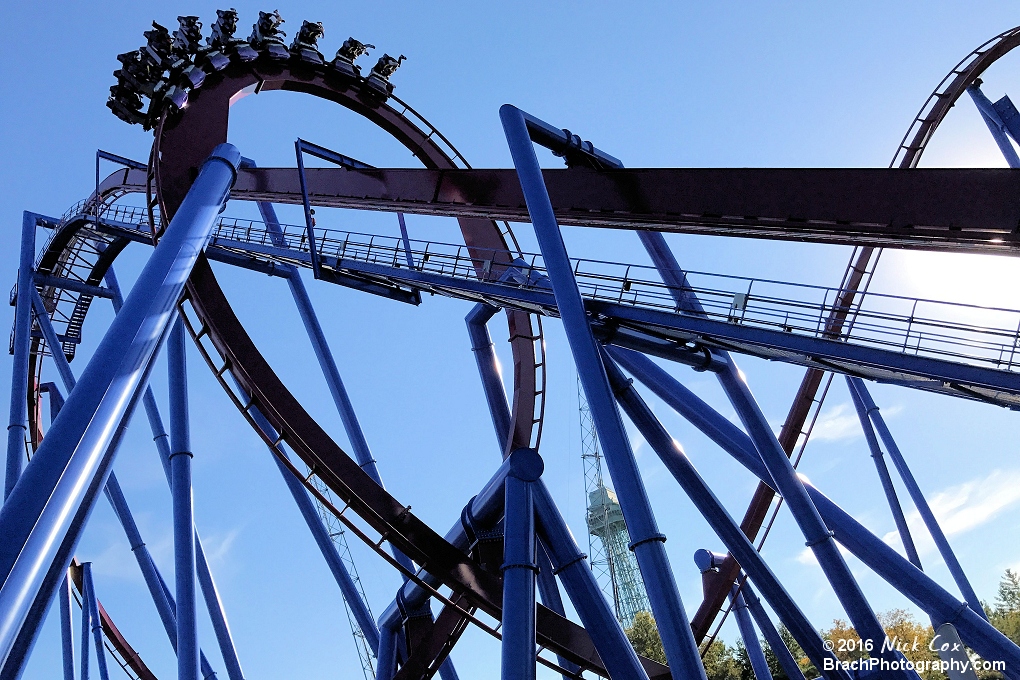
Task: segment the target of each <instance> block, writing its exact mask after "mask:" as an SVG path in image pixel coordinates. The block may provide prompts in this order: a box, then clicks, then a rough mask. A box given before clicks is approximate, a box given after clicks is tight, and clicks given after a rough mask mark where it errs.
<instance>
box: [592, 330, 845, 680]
mask: <svg viewBox="0 0 1020 680" xmlns="http://www.w3.org/2000/svg"><path fill="white" fill-rule="evenodd" d="M625 351H626V350H619V349H618V348H615V347H612V348H610V351H609V353H610V354H612V355H613V356H616V355H617V353H621V354H622V353H623V352H625ZM604 364H605V366H606V371H607V373H608V375H609V379H610V383H611V384H612V386H613V389H614V391H615V393H616V398H617V400H618V401H619V403H620V405H621V406H622V407H623V410H624V412H625V413H626V414H627V417H628V418H630V420H631V422H633V423H634V425H635V426H636V427H637V429H638V432H640V433H641V436H642V437H644V438H645V441H646V442H648V445H649V446H650V447H651V448H652V450H653V451H655V453H656V455H658V456H659V459H660V460H661V461H662V462H663V464H665V466H666V468H667V469H668V470H669V471H670V473H671V474H672V475H673V477H674V478H675V479H676V480H677V482H678V483H679V484H680V486H681V488H683V490H684V491H685V492H686V493H687V496H688V497H689V498H690V499H691V500H692V501H693V502H694V505H695V507H697V508H698V511H699V512H700V513H701V514H702V516H703V517H704V518H705V519H706V520H707V521H708V523H709V526H711V527H712V530H713V531H715V533H716V535H717V536H718V537H719V538H720V540H722V542H723V545H725V546H726V549H727V550H728V551H729V552H730V553H731V554H732V555H733V556H734V557H735V558H736V560H737V562H738V563H739V564H740V565H741V566H742V567H743V568H744V570H745V571H747V573H748V574H751V575H752V576H753V577H754V578H755V579H756V582H757V583H759V584H760V585H761V588H762V592H763V593H764V594H765V597H766V599H767V600H768V601H769V604H771V605H772V607H773V609H775V610H776V612H777V613H778V614H779V616H780V618H781V619H782V620H783V621H784V622H785V623H786V625H787V627H788V628H789V629H790V632H791V633H792V634H793V636H794V638H796V640H797V642H798V643H800V645H801V647H803V648H804V651H805V653H806V654H807V655H808V656H809V657H810V659H811V661H812V663H814V664H815V667H816V668H819V669H822V668H824V661H825V659H834V658H835V657H833V656H832V654H831V652H829V651H827V650H826V649H825V647H824V646H823V645H822V639H821V637H820V636H819V635H818V633H817V630H816V629H815V627H814V626H812V625H811V622H810V621H808V619H807V617H806V616H805V615H804V613H803V612H802V611H801V610H800V608H799V607H798V606H797V603H796V602H794V600H793V598H792V597H790V595H789V593H787V592H786V589H785V588H783V585H782V584H781V583H780V582H779V579H778V578H776V575H775V574H774V573H773V572H772V570H771V569H770V568H769V566H768V565H767V564H766V563H765V560H764V559H762V557H761V555H760V554H759V553H758V551H757V550H756V549H755V547H754V545H753V544H752V543H751V541H750V540H749V539H748V538H747V536H746V535H745V534H744V532H743V531H741V530H740V525H738V524H737V522H736V521H734V519H733V518H732V517H731V516H730V514H729V512H728V511H727V510H726V508H725V507H724V506H723V504H722V503H721V502H720V501H719V499H718V498H716V496H715V494H714V493H713V492H712V490H711V488H709V486H708V484H706V483H705V480H704V479H702V478H701V475H700V474H699V473H698V471H697V470H696V469H695V468H694V465H693V464H692V463H691V461H690V460H689V459H688V458H687V456H686V454H685V453H684V451H683V449H681V448H680V446H679V445H678V444H677V443H676V441H675V440H674V439H673V438H672V437H671V436H670V435H669V433H668V432H667V431H666V429H665V428H664V427H663V426H662V423H660V422H659V421H658V419H657V418H656V417H655V415H654V414H653V413H652V411H651V409H650V408H648V405H647V404H646V403H645V402H644V400H643V399H642V398H641V395H640V394H638V392H637V390H636V389H634V386H633V385H632V384H631V383H630V381H629V380H627V379H626V378H625V377H624V376H623V374H622V373H621V372H620V369H619V367H617V366H616V364H615V363H614V362H613V360H612V358H611V357H609V356H606V357H605V360H604ZM727 422H729V421H727ZM730 425H731V427H732V423H730ZM741 434H743V433H741ZM744 436H745V437H746V435H744ZM758 466H759V468H761V469H762V474H763V475H765V476H766V477H767V476H768V472H767V471H764V466H763V465H761V461H760V459H759V460H758ZM768 483H772V480H771V478H769V482H768ZM822 672H825V671H822ZM825 673H826V675H828V676H829V677H839V676H840V675H842V674H841V673H840V672H837V671H829V672H825Z"/></svg>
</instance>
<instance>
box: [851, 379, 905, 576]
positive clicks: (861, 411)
mask: <svg viewBox="0 0 1020 680" xmlns="http://www.w3.org/2000/svg"><path fill="white" fill-rule="evenodd" d="M846 384H847V387H848V388H849V389H850V398H851V399H853V402H854V409H855V410H856V411H857V418H858V420H860V421H861V429H862V430H864V439H865V440H867V442H868V448H869V449H870V450H871V457H872V458H873V459H874V460H875V469H876V470H877V471H878V477H879V479H881V480H882V489H883V490H884V491H885V498H886V500H887V501H888V502H889V510H890V511H891V512H892V516H893V520H894V521H895V522H896V532H897V533H898V534H899V535H900V541H902V542H903V549H904V551H906V553H907V559H909V560H910V563H911V564H913V565H914V566H915V567H917V568H918V569H923V568H924V567H922V566H921V557H920V556H919V555H918V554H917V547H916V546H915V545H914V538H913V537H912V536H911V535H910V527H909V526H907V518H906V517H905V516H904V514H903V508H902V507H901V506H900V499H899V498H898V497H897V496H896V487H895V486H893V480H892V476H891V475H890V474H889V467H888V466H887V465H886V464H885V456H884V455H883V454H882V447H881V446H879V445H878V437H877V436H876V435H875V428H874V427H873V426H872V425H871V420H870V419H869V418H868V407H867V406H865V405H864V401H862V400H861V396H860V395H859V394H857V390H856V389H854V386H853V383H852V382H851V381H850V376H846Z"/></svg>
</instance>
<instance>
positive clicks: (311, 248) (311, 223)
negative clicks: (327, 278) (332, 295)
mask: <svg viewBox="0 0 1020 680" xmlns="http://www.w3.org/2000/svg"><path fill="white" fill-rule="evenodd" d="M304 150H305V145H304V143H303V142H302V141H301V140H300V139H299V140H297V141H296V142H294V154H295V155H296V156H297V169H298V178H299V179H300V181H301V202H302V204H303V205H304V208H305V229H306V230H307V234H308V253H309V255H311V258H312V275H313V276H314V277H315V278H319V276H320V275H321V270H322V265H321V264H320V262H319V250H318V248H317V247H316V245H315V218H313V217H312V205H311V203H309V202H308V185H307V183H306V182H305V157H304Z"/></svg>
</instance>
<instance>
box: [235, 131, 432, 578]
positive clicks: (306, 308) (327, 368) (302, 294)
mask: <svg viewBox="0 0 1020 680" xmlns="http://www.w3.org/2000/svg"><path fill="white" fill-rule="evenodd" d="M298 143H299V144H304V145H305V146H304V147H303V148H304V150H305V151H306V152H308V153H312V154H313V155H316V156H318V157H320V158H324V159H325V160H329V161H333V162H334V163H341V164H345V165H352V166H353V167H370V166H367V165H365V164H364V163H360V162H359V161H354V160H353V159H348V158H347V157H346V156H340V155H339V154H335V153H334V152H332V151H330V150H329V149H325V148H323V147H320V146H317V145H314V144H310V143H309V142H304V141H303V140H298ZM330 154H332V156H331V155H330ZM299 156H300V153H299ZM333 156H339V158H340V159H342V160H338V159H337V158H335V157H333ZM343 161H349V162H347V163H344V162H343ZM242 166H244V167H255V161H253V160H251V159H249V158H245V159H243V161H242ZM303 177H304V175H303V174H302V181H304V180H303ZM306 198H307V196H306ZM257 205H258V208H259V213H261V215H262V220H263V222H265V224H266V230H267V231H268V232H269V234H270V238H272V239H273V242H274V243H275V244H276V245H282V244H284V238H283V229H282V228H281V227H280V220H279V218H278V217H277V216H276V209H275V208H274V207H273V204H272V203H269V202H266V201H259V202H258V203H257ZM281 272H282V275H283V276H284V277H285V278H286V279H287V284H288V285H289V287H290V293H291V296H292V297H293V298H294V304H295V306H296V307H297V310H298V315H299V316H300V317H301V323H302V325H304V327H305V333H307V335H308V339H309V341H310V342H311V343H312V351H313V352H314V353H315V358H316V360H317V361H318V362H319V370H321V371H322V375H323V377H324V378H325V379H326V385H327V387H329V393H330V395H331V396H332V397H333V403H334V404H335V405H336V408H337V411H338V412H339V414H340V420H341V422H342V423H343V425H344V431H345V432H346V433H347V439H348V440H350V442H351V448H352V449H353V452H354V458H355V460H357V461H358V465H360V466H361V469H362V470H364V471H365V472H366V473H367V474H368V476H369V477H371V478H372V479H373V480H375V482H376V484H378V485H379V486H382V487H383V488H385V485H384V484H383V481H382V476H381V475H380V474H379V468H378V466H377V465H376V460H375V458H374V457H373V456H372V449H371V448H370V447H369V445H368V440H367V439H366V438H365V432H364V430H362V429H361V423H360V422H359V421H358V415H357V413H356V412H355V411H354V404H352V403H351V398H350V395H348V394H347V388H346V387H345V386H344V381H343V379H342V378H341V377H340V369H338V368H337V365H336V360H335V359H334V358H333V352H332V351H331V350H330V348H329V342H328V341H327V340H326V334H325V333H323V331H322V325H321V324H320V323H319V318H318V316H317V315H316V314H315V308H314V307H313V306H312V300H311V298H310V297H309V296H308V289H307V288H305V283H304V281H303V280H302V279H301V274H300V272H299V271H298V269H297V267H295V266H294V265H290V264H288V265H283V266H281ZM391 552H392V553H393V557H394V558H395V559H396V560H397V561H398V562H399V563H400V565H401V566H402V567H404V568H405V569H407V570H409V571H413V570H414V564H413V563H412V562H411V560H410V558H408V557H407V556H406V555H404V554H403V553H402V552H400V551H399V550H397V549H396V548H392V546H391Z"/></svg>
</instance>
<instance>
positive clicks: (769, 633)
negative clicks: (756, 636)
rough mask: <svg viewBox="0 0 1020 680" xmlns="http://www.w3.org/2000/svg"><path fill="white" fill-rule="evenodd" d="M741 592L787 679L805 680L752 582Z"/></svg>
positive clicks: (746, 583) (747, 583) (746, 584)
mask: <svg viewBox="0 0 1020 680" xmlns="http://www.w3.org/2000/svg"><path fill="white" fill-rule="evenodd" d="M740 591H741V594H742V595H743V596H744V602H745V603H746V604H747V609H748V611H749V612H751V617H752V618H753V619H754V622H755V623H757V624H758V628H759V630H761V634H762V636H763V637H764V638H765V641H766V642H768V644H769V647H770V648H771V649H772V653H773V654H774V655H775V657H776V660H777V661H778V662H779V667H780V668H782V669H783V672H784V673H786V677H787V678H789V680H804V672H803V671H802V670H801V669H800V665H799V664H798V663H797V660H796V659H794V658H793V654H791V653H790V648H789V647H787V646H786V642H784V641H783V638H782V636H781V635H780V634H779V631H778V630H776V627H775V626H774V625H773V624H772V619H770V618H769V615H768V614H767V613H766V612H765V608H764V607H762V606H761V600H759V599H758V596H757V595H756V594H755V592H754V589H753V588H751V583H750V581H747V580H745V581H744V585H743V586H742V587H741V589H740Z"/></svg>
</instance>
